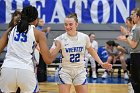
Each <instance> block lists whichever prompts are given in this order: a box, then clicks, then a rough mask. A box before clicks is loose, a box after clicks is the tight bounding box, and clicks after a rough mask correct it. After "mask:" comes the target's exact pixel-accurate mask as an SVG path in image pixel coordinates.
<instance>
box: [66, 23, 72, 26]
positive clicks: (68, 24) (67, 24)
mask: <svg viewBox="0 0 140 93" xmlns="http://www.w3.org/2000/svg"><path fill="white" fill-rule="evenodd" d="M64 26H73V23H65V24H64Z"/></svg>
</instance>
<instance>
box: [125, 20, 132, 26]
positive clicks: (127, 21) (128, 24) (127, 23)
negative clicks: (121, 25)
mask: <svg viewBox="0 0 140 93" xmlns="http://www.w3.org/2000/svg"><path fill="white" fill-rule="evenodd" d="M125 24H126V26H127V27H128V28H130V27H131V25H132V24H131V22H130V21H129V20H128V19H126V22H125Z"/></svg>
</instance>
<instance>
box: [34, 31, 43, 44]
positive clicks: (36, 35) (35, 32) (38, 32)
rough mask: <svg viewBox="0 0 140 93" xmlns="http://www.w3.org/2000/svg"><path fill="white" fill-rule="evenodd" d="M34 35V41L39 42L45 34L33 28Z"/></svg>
mask: <svg viewBox="0 0 140 93" xmlns="http://www.w3.org/2000/svg"><path fill="white" fill-rule="evenodd" d="M34 34H35V39H36V41H37V42H39V39H40V38H46V36H45V33H44V32H42V31H39V30H38V29H36V28H34Z"/></svg>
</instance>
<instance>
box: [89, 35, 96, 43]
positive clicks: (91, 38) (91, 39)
mask: <svg viewBox="0 0 140 93" xmlns="http://www.w3.org/2000/svg"><path fill="white" fill-rule="evenodd" d="M89 38H90V41H91V42H92V41H93V40H95V35H94V34H92V35H90V37H89Z"/></svg>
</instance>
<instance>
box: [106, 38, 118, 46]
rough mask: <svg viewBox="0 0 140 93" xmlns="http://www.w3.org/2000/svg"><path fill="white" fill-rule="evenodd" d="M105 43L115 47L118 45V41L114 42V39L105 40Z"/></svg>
mask: <svg viewBox="0 0 140 93" xmlns="http://www.w3.org/2000/svg"><path fill="white" fill-rule="evenodd" d="M106 44H107V45H109V46H116V47H117V46H118V45H119V44H118V43H115V41H111V40H109V41H107V42H106Z"/></svg>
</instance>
